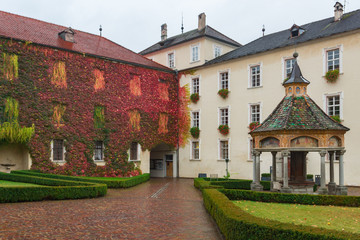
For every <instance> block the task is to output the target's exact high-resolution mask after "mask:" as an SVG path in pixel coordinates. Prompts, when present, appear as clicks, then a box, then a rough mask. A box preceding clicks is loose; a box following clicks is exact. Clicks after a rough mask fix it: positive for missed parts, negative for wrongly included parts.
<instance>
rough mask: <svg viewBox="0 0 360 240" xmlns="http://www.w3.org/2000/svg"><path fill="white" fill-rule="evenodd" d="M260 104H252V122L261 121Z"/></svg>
mask: <svg viewBox="0 0 360 240" xmlns="http://www.w3.org/2000/svg"><path fill="white" fill-rule="evenodd" d="M260 114H261V113H260V104H251V105H250V123H252V122H258V123H260Z"/></svg>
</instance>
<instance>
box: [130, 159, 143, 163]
mask: <svg viewBox="0 0 360 240" xmlns="http://www.w3.org/2000/svg"><path fill="white" fill-rule="evenodd" d="M129 162H141V160H140V159H138V160H130V159H129Z"/></svg>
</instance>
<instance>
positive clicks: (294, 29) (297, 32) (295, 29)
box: [290, 24, 305, 38]
mask: <svg viewBox="0 0 360 240" xmlns="http://www.w3.org/2000/svg"><path fill="white" fill-rule="evenodd" d="M290 32H291V37H292V38H294V37H298V36H300V35H301V34H303V33H304V32H305V29H303V28H301V27H299V26H298V25H296V24H294V25H292V27H291V28H290Z"/></svg>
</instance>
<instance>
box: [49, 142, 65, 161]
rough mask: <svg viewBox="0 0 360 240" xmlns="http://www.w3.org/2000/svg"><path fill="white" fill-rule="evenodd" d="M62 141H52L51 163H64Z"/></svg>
mask: <svg viewBox="0 0 360 240" xmlns="http://www.w3.org/2000/svg"><path fill="white" fill-rule="evenodd" d="M64 153H65V148H64V140H62V139H54V140H53V141H52V160H53V161H64V160H65V159H64Z"/></svg>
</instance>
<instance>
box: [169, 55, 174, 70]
mask: <svg viewBox="0 0 360 240" xmlns="http://www.w3.org/2000/svg"><path fill="white" fill-rule="evenodd" d="M168 66H169V67H170V68H174V67H175V53H174V52H171V53H168Z"/></svg>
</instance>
